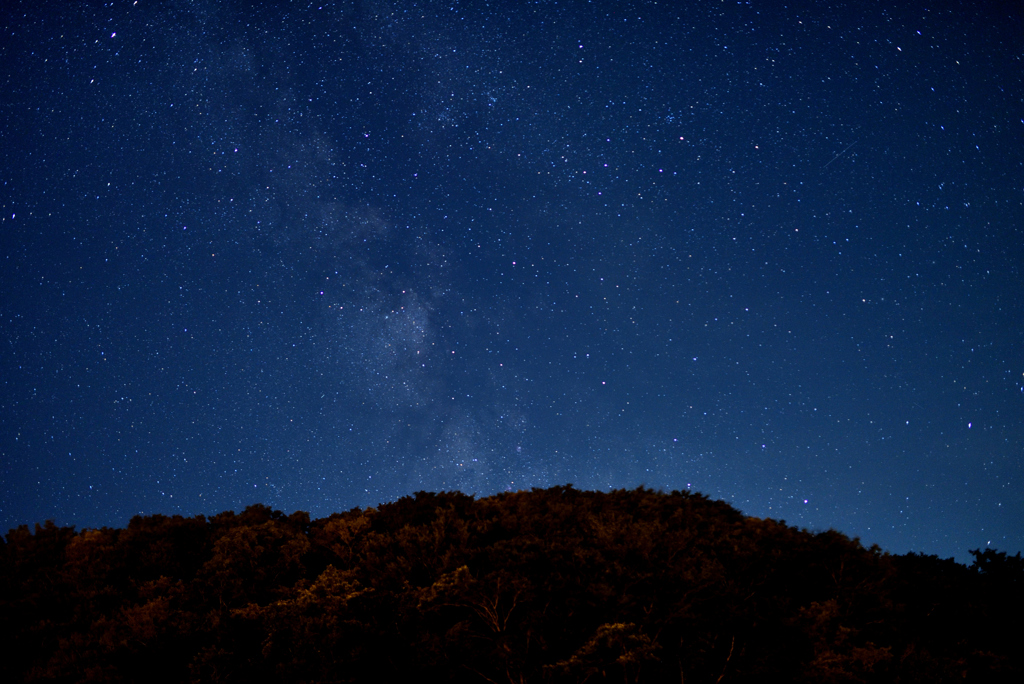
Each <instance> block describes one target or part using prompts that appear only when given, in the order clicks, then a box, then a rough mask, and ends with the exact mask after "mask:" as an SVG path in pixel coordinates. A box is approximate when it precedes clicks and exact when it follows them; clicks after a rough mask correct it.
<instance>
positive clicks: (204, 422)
mask: <svg viewBox="0 0 1024 684" xmlns="http://www.w3.org/2000/svg"><path fill="white" fill-rule="evenodd" d="M1021 19H1022V16H1021V12H1020V10H1019V9H1017V8H1010V7H1008V6H1007V7H1003V8H1001V9H1000V8H996V9H992V10H991V11H990V10H986V9H979V8H977V7H975V6H973V5H954V4H942V5H940V6H935V7H932V8H930V9H909V10H903V9H896V10H894V9H892V8H889V7H887V6H885V5H882V4H872V3H868V4H863V3H862V4H858V5H857V6H856V7H852V6H851V7H845V6H842V7H840V6H836V7H832V6H826V5H822V4H821V3H807V4H799V3H798V4H796V5H792V4H791V5H787V6H786V7H781V6H760V5H758V4H757V3H733V4H729V3H719V2H707V3H697V4H695V5H694V6H692V7H687V8H681V7H678V6H676V5H674V4H673V3H668V4H667V5H666V3H661V4H657V3H617V2H610V3H596V4H590V5H585V6H584V5H577V4H572V3H570V4H568V5H566V6H563V5H561V4H553V3H550V4H534V5H521V4H519V3H483V2H479V3H451V4H448V5H445V6H440V5H438V6H433V5H430V4H427V5H423V4H417V3H413V2H393V3H388V2H370V3H351V4H350V3H341V4H330V3H329V4H310V5H301V4H299V5H296V4H295V3H291V4H288V5H287V6H282V7H277V8H261V9H258V10H256V9H252V8H251V7H250V6H249V5H248V4H245V3H231V2H228V3H216V2H170V3H150V2H146V1H144V0H142V1H140V2H138V3H134V4H132V3H117V2H115V3H112V4H110V5H109V6H104V7H98V6H76V7H75V8H73V9H67V8H63V7H62V8H61V9H60V10H59V11H58V10H57V9H54V8H52V7H46V6H39V5H38V4H33V3H15V4H14V5H13V6H11V7H7V8H6V9H4V10H3V26H4V30H5V32H6V33H5V36H6V37H5V39H4V41H3V46H2V47H0V56H2V64H3V78H4V88H3V94H2V95H0V102H2V105H3V108H4V109H3V112H4V114H3V116H2V117H0V140H2V145H0V181H2V186H0V187H2V191H0V214H2V216H0V218H2V222H0V258H2V268H0V291H2V293H3V296H2V298H0V321H2V326H3V328H2V329H3V342H4V345H3V350H2V352H0V378H2V379H0V387H2V390H0V457H2V458H0V460H2V464H0V465H2V470H0V483H2V484H0V523H2V524H0V527H3V526H4V525H6V526H7V527H11V526H14V525H18V524H22V523H32V522H36V521H42V520H45V519H54V520H56V521H57V522H59V523H61V524H74V525H77V526H79V527H81V526H87V527H88V526H100V525H117V526H120V525H123V524H125V523H126V522H127V520H128V519H129V518H130V517H131V516H132V515H135V514H139V513H147V514H148V513H156V512H159V513H165V514H172V513H181V514H190V515H191V514H195V513H207V514H210V513H215V512H218V511H220V510H224V509H229V508H231V509H239V508H241V507H244V506H245V505H248V504H250V503H253V502H257V501H258V502H264V503H267V504H270V505H272V506H274V507H277V508H281V509H284V510H286V511H291V510H295V509H303V510H308V511H310V512H311V513H313V514H314V515H326V514H328V513H330V512H332V511H337V510H344V509H348V508H351V507H354V506H372V505H376V504H377V503H379V502H382V501H388V500H393V499H395V498H397V497H400V496H403V495H406V494H409V493H412V492H414V491H417V490H422V489H427V490H440V489H460V490H462V491H465V492H470V493H476V494H488V493H492V492H497V491H505V490H517V489H524V488H529V487H534V486H550V485H554V484H560V483H566V482H571V483H574V484H575V485H576V486H577V487H581V488H601V489H607V488H618V487H636V486H639V485H641V484H642V485H646V486H649V487H652V488H662V489H666V490H671V489H694V490H697V491H701V492H703V493H706V494H708V495H710V496H713V497H720V498H724V499H726V500H728V501H730V502H732V503H733V504H734V505H736V506H737V507H738V508H740V509H741V510H743V511H744V512H746V513H749V514H751V515H756V516H762V517H773V518H784V519H786V520H787V521H789V522H790V523H792V524H796V525H800V526H807V527H809V528H811V529H825V528H829V527H833V528H836V529H839V530H841V531H843V532H846V533H848V534H850V535H852V536H859V537H861V539H862V540H863V541H864V542H865V543H866V544H870V543H878V544H880V545H881V546H882V547H883V548H885V549H888V550H892V551H897V552H904V551H908V550H917V551H922V552H926V553H938V554H942V555H945V556H950V555H953V556H956V557H958V558H960V559H964V558H965V557H967V550H968V549H969V548H978V547H984V546H986V545H992V546H995V547H998V548H1000V549H1005V550H1009V551H1011V552H1012V551H1016V550H1019V549H1020V548H1021V547H1022V545H1024V543H1022V541H1024V538H1022V533H1021V530H1022V529H1024V528H1022V526H1021V522H1022V520H1024V498H1022V496H1021V494H1020V491H1021V477H1022V475H1024V473H1022V468H1024V384H1022V383H1024V363H1022V359H1024V340H1022V335H1024V332H1022V331H1024V315H1022V313H1024V299H1022V288H1021V284H1020V283H1021V272H1020V265H1021V263H1024V233H1022V231H1021V226H1022V225H1024V205H1022V203H1024V119H1022V118H1021V116H1022V111H1024V84H1022V76H1021V75H1022V74H1024V68H1022V67H1024V65H1022V64H1021V55H1022V51H1021V48H1022V45H1024V43H1022V40H1021V36H1022V35H1024V30H1022V28H1024V27H1022V26H1021ZM7 527H4V528H3V529H7Z"/></svg>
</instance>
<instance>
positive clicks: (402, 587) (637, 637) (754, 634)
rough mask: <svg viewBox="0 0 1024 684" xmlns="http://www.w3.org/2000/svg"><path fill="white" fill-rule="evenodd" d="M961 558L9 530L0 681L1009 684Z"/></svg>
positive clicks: (678, 507)
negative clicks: (994, 683) (964, 683)
mask: <svg viewBox="0 0 1024 684" xmlns="http://www.w3.org/2000/svg"><path fill="white" fill-rule="evenodd" d="M975 559H976V560H975V563H974V565H973V566H972V567H966V566H963V565H959V564H957V563H955V562H953V561H952V560H941V559H939V558H936V557H934V556H920V555H915V554H910V555H906V556H890V555H887V554H883V553H881V552H880V551H879V550H878V549H877V548H873V549H864V548H863V547H862V546H860V544H859V543H858V542H857V541H855V540H850V539H848V538H847V537H845V536H843V535H842V534H839V533H837V532H823V533H818V534H811V533H808V532H806V531H800V530H796V529H794V528H791V527H787V526H786V525H785V524H783V523H780V522H776V521H773V520H759V519H756V518H748V517H745V516H743V515H741V514H740V513H739V512H737V511H736V510H735V509H733V508H731V507H730V506H728V505H727V504H724V503H721V502H717V501H711V500H709V499H707V498H705V497H703V496H700V495H697V494H689V493H679V492H673V493H671V494H661V493H656V492H652V491H649V490H637V491H617V492H612V493H609V494H604V493H597V492H581V491H577V490H574V489H572V488H570V487H556V488H554V489H548V490H535V491H533V492H523V493H517V494H504V495H499V496H493V497H488V498H484V499H473V498H471V497H468V496H464V495H462V494H458V493H454V494H426V493H419V494H417V495H416V496H415V498H411V497H410V498H404V499H401V500H399V501H397V502H395V503H393V504H386V505H382V506H380V507H379V508H376V509H370V510H358V509H357V510H353V511H349V512H348V513H342V514H335V515H332V516H331V517H329V518H324V519H321V520H314V521H310V520H309V516H308V515H307V514H305V513H301V512H299V513H294V514H292V515H289V516H286V515H284V514H282V513H280V512H277V511H271V510H270V509H269V508H266V507H262V506H254V507H250V508H248V509H246V510H245V511H244V512H243V513H242V514H240V515H235V514H234V513H230V512H228V513H221V514H220V515H217V516H215V517H212V518H209V519H207V518H203V517H201V516H200V517H195V518H180V517H174V518H167V517H164V516H151V517H145V518H143V517H136V518H133V519H132V521H131V523H130V524H129V525H128V527H127V529H102V530H83V531H82V532H79V533H76V532H74V530H73V529H72V528H59V527H55V526H53V525H47V526H44V527H38V526H37V528H36V530H35V533H34V534H33V533H31V532H30V531H29V530H28V528H26V527H22V528H19V529H17V530H12V531H11V532H10V534H9V535H8V536H7V542H6V544H4V545H3V546H0V592H2V595H0V620H2V623H3V624H4V627H5V630H4V631H5V632H6V633H7V637H6V639H4V640H2V644H3V653H2V654H0V655H2V662H0V680H2V681H7V682H16V681H33V682H34V681H55V682H57V681H59V682H73V681H74V682H77V681H122V682H142V681H145V682H187V681H196V682H264V681H268V682H270V681H273V682H382V681H383V682H428V681H429V682H442V681H451V682H500V683H516V684H518V683H519V682H544V681H550V682H583V681H587V682H604V681H608V682H634V681H637V682H685V683H686V684H689V683H691V682H693V683H696V682H773V681H775V682H782V681H794V682H876V681H877V682H944V681H958V682H960V681H965V680H966V681H977V682H992V681H1006V682H1021V681H1024V667H1022V665H1024V659H1022V657H1021V653H1022V651H1024V648H1022V646H1021V644H1022V643H1024V639H1022V637H1024V629H1022V627H1021V624H1022V623H1021V610H1022V608H1024V600H1022V596H1024V561H1022V560H1021V558H1020V555H1019V554H1018V555H1017V556H1016V557H1011V556H1006V555H1005V554H1001V553H997V552H994V551H985V552H983V553H977V552H976V553H975Z"/></svg>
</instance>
